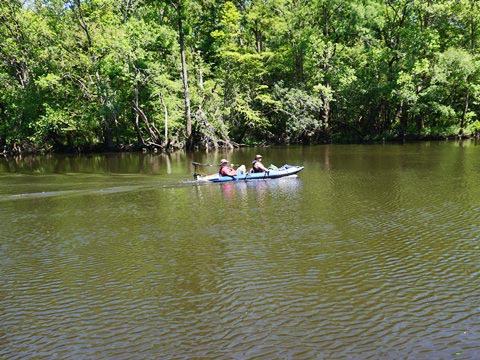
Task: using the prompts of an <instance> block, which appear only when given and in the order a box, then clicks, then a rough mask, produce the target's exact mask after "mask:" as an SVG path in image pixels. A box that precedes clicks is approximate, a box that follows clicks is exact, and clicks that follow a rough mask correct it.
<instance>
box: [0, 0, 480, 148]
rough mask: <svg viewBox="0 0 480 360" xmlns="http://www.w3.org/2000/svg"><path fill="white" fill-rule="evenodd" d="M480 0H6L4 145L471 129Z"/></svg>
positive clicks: (360, 137) (1, 65)
mask: <svg viewBox="0 0 480 360" xmlns="http://www.w3.org/2000/svg"><path fill="white" fill-rule="evenodd" d="M479 40H480V2H479V1H478V0H383V1H380V0H259V1H257V0H238V1H222V0H215V1H214V0H170V1H167V0H0V83H1V85H2V86H1V87H0V153H2V152H3V153H7V152H14V153H15V152H22V151H30V150H32V151H33V150H34V151H40V150H42V151H99V150H112V151H114V150H129V149H150V150H155V151H171V150H175V149H179V148H185V149H188V150H193V149H212V148H219V147H236V146H241V145H252V144H255V145H268V144H310V143H322V142H369V141H389V140H396V141H398V140H405V139H425V138H445V137H450V136H457V137H458V136H460V137H464V136H465V137H466V136H477V135H478V133H479V132H480V119H479V117H480V56H479V53H478V51H477V47H478V42H479Z"/></svg>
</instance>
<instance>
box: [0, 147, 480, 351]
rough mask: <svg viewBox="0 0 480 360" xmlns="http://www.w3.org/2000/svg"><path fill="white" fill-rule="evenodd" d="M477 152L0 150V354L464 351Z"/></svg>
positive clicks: (479, 282) (472, 336) (472, 338)
mask: <svg viewBox="0 0 480 360" xmlns="http://www.w3.org/2000/svg"><path fill="white" fill-rule="evenodd" d="M479 145H480V144H479V143H475V142H470V141H469V142H463V143H458V142H432V143H429V142H426V143H416V144H406V145H396V144H387V145H322V146H310V147H308V146H305V147H300V146H299V147H294V146H291V147H271V148H263V149H255V148H246V149H240V150H236V151H232V152H222V151H219V152H211V153H195V154H185V153H175V154H172V155H169V156H167V155H164V154H158V155H151V154H103V155H82V156H65V155H50V156H36V157H24V158H10V159H3V158H2V159H0V358H2V359H33V358H34V359H55V358H58V359H73V358H74V359H92V358H99V359H100V358H101V359H187V358H188V359H191V358H200V359H206V358H208V359H440V358H443V359H475V358H476V359H478V358H479V356H480V355H479V354H480V316H479V315H480V146H479ZM257 152H261V153H262V154H263V156H264V162H265V163H267V164H270V163H273V164H275V165H277V166H281V165H283V164H290V165H303V166H305V169H304V170H303V171H302V172H301V173H300V174H299V175H298V177H293V178H283V179H276V180H257V181H251V182H238V183H225V184H210V183H209V184H198V183H195V182H193V181H192V173H193V171H194V169H193V167H192V165H191V162H192V161H199V162H202V163H212V164H213V163H219V160H220V159H221V158H223V157H227V158H228V159H230V160H231V161H233V162H235V163H244V164H250V162H251V160H252V159H253V157H254V155H255V153H257ZM202 171H204V172H205V173H208V172H210V173H213V172H215V171H217V168H205V169H202Z"/></svg>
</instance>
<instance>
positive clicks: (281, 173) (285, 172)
mask: <svg viewBox="0 0 480 360" xmlns="http://www.w3.org/2000/svg"><path fill="white" fill-rule="evenodd" d="M302 170H303V166H290V165H284V166H282V167H281V168H279V169H278V170H269V171H266V172H260V173H245V174H244V173H240V174H238V175H235V176H220V174H214V175H208V176H198V177H197V180H198V181H209V182H227V181H239V180H244V181H247V180H261V179H278V178H281V177H285V176H291V175H295V174H297V173H299V172H300V171H302Z"/></svg>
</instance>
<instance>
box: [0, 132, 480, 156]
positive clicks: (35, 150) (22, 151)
mask: <svg viewBox="0 0 480 360" xmlns="http://www.w3.org/2000/svg"><path fill="white" fill-rule="evenodd" d="M448 140H454V141H462V140H480V134H473V135H458V134H452V135H427V136H425V135H405V136H397V137H392V138H387V137H379V136H375V137H371V138H370V137H368V136H367V137H364V138H357V139H341V140H336V141H334V140H331V139H330V140H328V141H319V142H311V143H308V144H297V143H292V144H288V145H320V144H327V143H328V144H378V143H407V142H422V141H448ZM274 145H287V144H278V143H261V144H238V143H232V145H231V146H230V147H229V148H232V147H233V148H239V147H253V146H256V147H269V146H274ZM219 148H220V149H221V148H227V147H226V146H220V147H219ZM182 149H184V146H183V145H182V144H181V143H178V142H177V143H175V146H170V147H169V149H163V148H160V147H149V146H146V145H141V144H120V145H115V146H112V147H107V146H105V145H103V144H94V145H83V146H77V147H61V148H53V147H48V148H46V147H39V146H35V145H33V144H32V143H29V142H24V143H21V144H18V143H13V144H11V145H3V147H2V151H0V156H2V155H3V156H4V157H8V156H17V155H34V154H95V153H107V152H108V153H122V152H145V153H159V152H163V153H170V152H174V151H178V150H182Z"/></svg>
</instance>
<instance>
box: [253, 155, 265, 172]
mask: <svg viewBox="0 0 480 360" xmlns="http://www.w3.org/2000/svg"><path fill="white" fill-rule="evenodd" d="M266 171H268V169H267V168H266V167H265V165H263V164H262V155H256V156H255V160H253V161H252V172H254V173H261V172H266Z"/></svg>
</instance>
